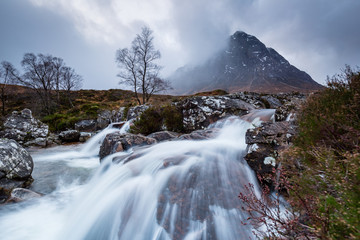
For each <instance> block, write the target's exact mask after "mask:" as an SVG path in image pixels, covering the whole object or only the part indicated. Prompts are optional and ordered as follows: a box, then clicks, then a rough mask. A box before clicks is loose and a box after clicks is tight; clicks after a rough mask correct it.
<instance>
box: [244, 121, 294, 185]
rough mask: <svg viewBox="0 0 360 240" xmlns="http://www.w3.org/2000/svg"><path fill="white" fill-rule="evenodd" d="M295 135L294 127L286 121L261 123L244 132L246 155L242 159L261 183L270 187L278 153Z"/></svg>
mask: <svg viewBox="0 0 360 240" xmlns="http://www.w3.org/2000/svg"><path fill="white" fill-rule="evenodd" d="M295 133H296V127H295V125H294V124H293V123H292V122H288V121H283V122H275V123H263V124H262V125H261V126H260V127H257V128H254V129H250V130H248V131H247V132H246V143H247V144H248V149H247V152H248V153H247V154H246V156H245V157H244V158H245V160H246V161H247V162H248V164H249V166H250V167H251V168H252V169H253V170H254V171H255V173H256V174H260V175H261V176H262V178H263V179H262V181H263V183H265V184H268V185H269V186H271V184H272V179H273V174H274V172H273V170H274V169H275V168H276V167H277V162H276V158H277V157H278V153H279V151H281V150H284V149H286V148H288V147H289V146H290V145H291V141H292V138H293V136H294V135H295Z"/></svg>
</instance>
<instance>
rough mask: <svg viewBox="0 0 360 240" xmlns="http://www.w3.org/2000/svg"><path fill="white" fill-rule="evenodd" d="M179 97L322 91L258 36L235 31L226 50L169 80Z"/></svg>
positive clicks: (308, 77) (180, 70) (182, 70)
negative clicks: (213, 92)
mask: <svg viewBox="0 0 360 240" xmlns="http://www.w3.org/2000/svg"><path fill="white" fill-rule="evenodd" d="M170 80H171V81H172V84H173V87H174V88H175V89H176V90H177V93H178V94H192V93H195V92H202V91H210V90H215V89H223V90H226V91H228V92H237V91H251V92H262V93H278V92H291V91H300V92H309V91H312V90H318V89H321V88H323V87H322V86H321V85H320V84H318V83H316V82H315V81H314V80H313V79H312V78H311V77H310V76H309V75H308V74H307V73H305V72H303V71H300V70H299V69H297V68H296V67H294V66H293V65H291V64H290V63H289V62H288V61H287V60H286V59H285V58H284V57H282V56H281V55H280V54H279V53H278V52H276V51H275V50H274V49H272V48H267V47H266V46H265V45H264V44H263V43H262V42H260V41H259V40H258V39H257V38H256V37H254V36H251V35H249V34H246V33H245V32H241V31H238V32H235V33H234V34H233V35H232V36H231V37H230V39H229V40H228V44H227V47H226V48H225V49H224V50H223V51H221V52H219V53H217V54H216V55H215V56H213V57H212V58H210V59H209V60H208V61H207V62H206V63H205V64H203V65H201V66H196V67H183V68H181V69H179V70H177V71H176V72H175V74H174V75H173V76H172V77H171V78H170Z"/></svg>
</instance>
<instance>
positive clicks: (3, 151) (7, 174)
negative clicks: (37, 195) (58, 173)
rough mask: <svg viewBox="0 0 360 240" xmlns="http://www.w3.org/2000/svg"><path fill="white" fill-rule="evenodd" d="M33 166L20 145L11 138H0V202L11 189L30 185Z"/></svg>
mask: <svg viewBox="0 0 360 240" xmlns="http://www.w3.org/2000/svg"><path fill="white" fill-rule="evenodd" d="M33 167H34V163H33V160H32V158H31V156H30V154H29V153H28V152H27V151H26V150H25V149H24V148H23V147H22V146H20V145H19V144H18V143H17V142H15V141H14V140H12V139H0V203H2V202H4V201H5V200H6V199H7V198H8V197H9V195H10V192H11V190H12V189H14V188H18V187H27V186H29V185H30V183H31V182H32V178H31V173H32V170H33Z"/></svg>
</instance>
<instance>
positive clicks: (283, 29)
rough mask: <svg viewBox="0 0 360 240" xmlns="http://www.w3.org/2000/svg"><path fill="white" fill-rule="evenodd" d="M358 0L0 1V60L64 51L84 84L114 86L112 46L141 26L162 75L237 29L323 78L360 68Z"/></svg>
mask: <svg viewBox="0 0 360 240" xmlns="http://www.w3.org/2000/svg"><path fill="white" fill-rule="evenodd" d="M359 12H360V0H341V1H339V0H292V1H289V0H221V1H216V0H0V61H3V60H6V61H10V62H11V63H13V64H14V65H15V66H17V67H18V68H19V69H21V67H20V62H21V60H22V57H23V55H24V53H27V52H32V53H35V54H37V53H43V54H52V55H53V56H57V57H61V58H63V59H64V60H65V62H66V63H67V65H69V66H70V67H73V68H74V69H75V70H76V71H77V73H79V74H80V75H82V76H83V78H84V84H83V88H87V89H109V88H119V85H118V81H119V79H118V78H117V77H116V74H117V71H118V70H117V66H116V63H115V52H116V50H117V49H119V48H125V47H129V46H130V43H131V41H132V40H133V39H134V37H135V35H136V34H137V33H139V32H140V31H141V27H142V26H144V25H146V26H148V27H150V28H151V29H152V30H153V31H154V36H155V47H156V48H158V49H160V51H161V53H162V59H161V64H162V65H163V66H164V70H163V75H164V76H166V75H169V74H171V73H172V72H173V71H175V70H176V69H177V68H178V67H181V66H183V65H185V64H189V63H190V64H191V63H192V64H195V63H199V62H201V61H203V60H204V59H206V58H208V57H209V56H210V55H211V54H212V53H214V52H215V51H216V50H218V49H219V48H220V47H222V46H223V44H224V43H225V41H226V39H227V38H228V37H229V36H230V35H231V34H233V33H234V32H235V31H237V30H242V31H245V32H247V33H248V34H251V35H254V36H256V37H257V38H258V39H259V40H260V41H262V42H263V43H264V44H265V45H267V46H268V47H272V48H274V49H275V50H277V51H278V52H279V53H280V54H281V55H283V56H284V57H285V58H286V59H287V60H289V61H290V63H291V64H293V65H295V66H296V67H298V68H299V69H301V70H304V71H306V72H307V73H309V74H310V75H311V76H312V77H313V78H314V80H316V81H317V82H319V83H321V84H324V82H325V79H326V76H327V75H333V74H335V73H337V72H339V70H340V69H341V68H343V67H344V65H345V64H350V65H352V66H359V65H360V63H359V60H360V31H359V26H360V14H359Z"/></svg>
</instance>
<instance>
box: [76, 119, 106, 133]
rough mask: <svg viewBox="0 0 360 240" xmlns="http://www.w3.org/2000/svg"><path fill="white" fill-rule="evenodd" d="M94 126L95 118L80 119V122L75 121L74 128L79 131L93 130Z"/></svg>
mask: <svg viewBox="0 0 360 240" xmlns="http://www.w3.org/2000/svg"><path fill="white" fill-rule="evenodd" d="M96 126H97V123H96V121H95V120H82V121H80V122H77V123H75V130H77V131H79V132H95V131H96ZM106 126H107V125H106ZM106 126H105V127H106Z"/></svg>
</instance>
